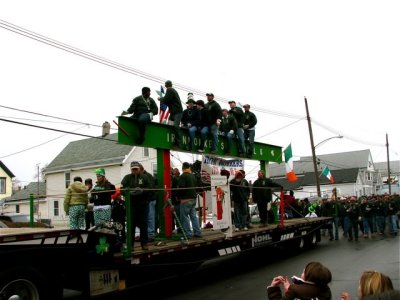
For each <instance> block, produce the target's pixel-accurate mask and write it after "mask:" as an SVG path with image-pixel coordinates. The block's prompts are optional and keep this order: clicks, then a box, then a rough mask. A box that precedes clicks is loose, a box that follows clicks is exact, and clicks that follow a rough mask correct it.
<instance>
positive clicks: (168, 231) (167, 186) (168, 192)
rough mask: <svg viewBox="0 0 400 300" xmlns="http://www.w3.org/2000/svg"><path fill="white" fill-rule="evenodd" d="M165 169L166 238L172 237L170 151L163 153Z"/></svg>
mask: <svg viewBox="0 0 400 300" xmlns="http://www.w3.org/2000/svg"><path fill="white" fill-rule="evenodd" d="M163 152H164V153H163V163H164V165H163V167H164V222H165V236H166V237H168V238H170V237H172V213H171V207H169V205H168V199H170V198H171V157H170V153H169V150H164V151H163Z"/></svg>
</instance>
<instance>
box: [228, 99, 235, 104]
mask: <svg viewBox="0 0 400 300" xmlns="http://www.w3.org/2000/svg"><path fill="white" fill-rule="evenodd" d="M228 103H229V104H231V103H235V104H236V101H234V100H231V101H228Z"/></svg>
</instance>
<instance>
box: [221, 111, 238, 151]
mask: <svg viewBox="0 0 400 300" xmlns="http://www.w3.org/2000/svg"><path fill="white" fill-rule="evenodd" d="M237 129H238V126H237V122H236V119H235V118H234V117H233V115H231V114H230V113H229V112H228V110H227V109H223V110H222V119H221V126H220V128H219V130H220V132H221V134H222V135H223V136H225V137H226V139H227V145H226V148H225V149H224V150H225V151H224V152H225V155H230V154H231V149H232V139H233V138H234V137H235V135H236V131H237Z"/></svg>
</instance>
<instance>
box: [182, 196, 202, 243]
mask: <svg viewBox="0 0 400 300" xmlns="http://www.w3.org/2000/svg"><path fill="white" fill-rule="evenodd" d="M180 205H181V207H180V219H181V223H182V229H183V230H184V231H185V234H186V237H187V238H191V237H192V236H193V234H194V236H196V237H200V236H201V229H200V225H199V220H198V219H197V214H196V199H194V198H193V199H191V200H189V201H187V202H184V203H182V202H181V204H180ZM190 223H192V228H193V232H192V229H191V228H190Z"/></svg>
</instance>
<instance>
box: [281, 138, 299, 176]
mask: <svg viewBox="0 0 400 300" xmlns="http://www.w3.org/2000/svg"><path fill="white" fill-rule="evenodd" d="M284 153H285V167H286V177H287V180H288V181H290V182H294V181H297V179H298V178H297V176H296V174H295V173H294V171H293V155H292V145H291V144H289V146H288V147H287V148H286V149H285V150H284Z"/></svg>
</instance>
